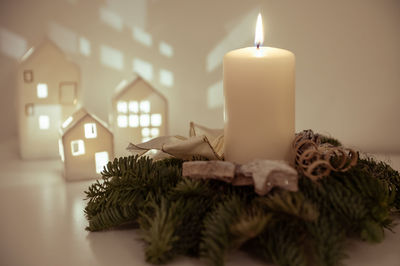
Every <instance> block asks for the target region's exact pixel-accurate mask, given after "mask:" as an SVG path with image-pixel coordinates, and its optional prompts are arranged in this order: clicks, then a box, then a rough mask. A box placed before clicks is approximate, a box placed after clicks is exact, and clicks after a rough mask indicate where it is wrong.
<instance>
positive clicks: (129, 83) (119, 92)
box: [113, 75, 167, 102]
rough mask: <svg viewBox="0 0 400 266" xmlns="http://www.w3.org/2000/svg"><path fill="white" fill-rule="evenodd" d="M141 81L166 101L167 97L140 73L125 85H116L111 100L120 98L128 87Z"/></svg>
mask: <svg viewBox="0 0 400 266" xmlns="http://www.w3.org/2000/svg"><path fill="white" fill-rule="evenodd" d="M140 81H142V82H143V83H144V84H146V85H147V86H148V87H149V88H150V89H151V90H152V91H153V92H154V93H155V94H157V95H158V96H160V97H161V98H163V99H164V100H165V101H166V102H167V99H166V98H165V96H164V95H162V94H161V93H160V92H159V91H158V90H156V89H155V88H154V87H153V86H152V85H151V84H150V83H149V82H148V81H146V80H145V79H144V78H142V77H141V76H140V75H137V78H135V79H134V80H132V81H130V82H127V83H126V85H124V86H121V85H118V86H117V88H118V87H120V86H121V87H120V88H118V89H117V90H116V92H115V94H114V96H113V101H115V100H118V99H119V98H121V96H122V95H123V94H124V93H125V92H126V91H127V90H129V89H131V88H132V87H133V86H134V85H135V84H136V83H138V82H140Z"/></svg>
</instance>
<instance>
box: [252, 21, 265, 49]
mask: <svg viewBox="0 0 400 266" xmlns="http://www.w3.org/2000/svg"><path fill="white" fill-rule="evenodd" d="M255 35H256V37H255V39H254V44H255V46H257V48H259V47H260V46H261V45H262V44H263V42H264V30H263V25H262V18H261V14H260V13H259V14H258V17H257V24H256V34H255Z"/></svg>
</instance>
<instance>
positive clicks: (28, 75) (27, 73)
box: [24, 70, 33, 83]
mask: <svg viewBox="0 0 400 266" xmlns="http://www.w3.org/2000/svg"><path fill="white" fill-rule="evenodd" d="M24 82H25V83H31V82H33V72H32V70H24Z"/></svg>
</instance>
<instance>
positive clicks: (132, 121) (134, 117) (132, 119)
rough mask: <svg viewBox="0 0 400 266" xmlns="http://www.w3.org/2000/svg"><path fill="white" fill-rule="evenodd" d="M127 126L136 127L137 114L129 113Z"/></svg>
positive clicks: (137, 122)
mask: <svg viewBox="0 0 400 266" xmlns="http://www.w3.org/2000/svg"><path fill="white" fill-rule="evenodd" d="M129 126H130V127H138V126H139V116H138V115H129Z"/></svg>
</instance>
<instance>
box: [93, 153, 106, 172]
mask: <svg viewBox="0 0 400 266" xmlns="http://www.w3.org/2000/svg"><path fill="white" fill-rule="evenodd" d="M94 158H95V160H96V173H98V174H99V173H101V171H103V169H104V166H106V165H107V163H108V161H109V159H108V152H106V151H102V152H96V153H95V154H94Z"/></svg>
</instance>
